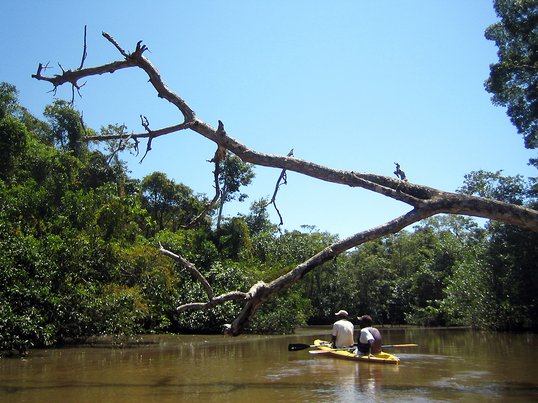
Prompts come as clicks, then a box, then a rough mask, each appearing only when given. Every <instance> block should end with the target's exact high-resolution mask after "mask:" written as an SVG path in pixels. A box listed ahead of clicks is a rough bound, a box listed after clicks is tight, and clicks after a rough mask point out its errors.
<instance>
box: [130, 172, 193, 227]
mask: <svg viewBox="0 0 538 403" xmlns="http://www.w3.org/2000/svg"><path fill="white" fill-rule="evenodd" d="M140 187H141V190H142V200H143V206H144V208H145V209H146V210H147V211H148V212H149V214H150V215H151V217H152V218H153V220H154V221H155V222H156V224H157V225H156V230H157V231H160V230H164V229H169V230H172V231H177V230H179V229H181V228H185V227H187V226H188V224H189V223H190V222H191V221H193V220H194V218H195V217H197V216H198V215H199V214H200V213H201V212H202V211H203V210H204V204H203V202H202V201H201V200H199V199H198V198H197V197H196V196H195V195H194V194H193V192H192V190H191V189H190V188H189V187H188V186H185V185H183V184H177V183H175V182H174V181H173V180H171V179H168V177H167V176H166V174H164V173H162V172H154V173H152V174H151V175H148V176H146V177H145V178H144V179H142V182H141V184H140Z"/></svg>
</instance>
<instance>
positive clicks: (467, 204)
mask: <svg viewBox="0 0 538 403" xmlns="http://www.w3.org/2000/svg"><path fill="white" fill-rule="evenodd" d="M103 36H104V37H105V38H106V39H107V40H108V41H109V42H110V43H112V44H113V45H114V46H115V47H116V49H117V50H118V51H119V53H120V54H121V56H122V59H121V60H119V61H114V62H111V63H108V64H104V65H101V66H97V67H88V68H84V67H83V66H82V64H81V67H80V68H78V69H76V70H66V71H63V72H62V74H59V75H55V76H52V77H49V76H44V75H43V74H42V73H43V70H44V67H43V66H42V65H41V64H40V65H39V67H38V70H37V72H36V74H33V75H32V77H33V78H35V79H37V80H42V81H47V82H49V83H51V84H52V85H53V86H54V89H56V88H57V87H59V86H61V85H65V84H68V85H71V86H72V87H73V88H76V89H77V90H78V89H79V88H80V86H79V84H78V82H79V80H81V79H82V78H86V77H91V76H96V75H102V74H106V73H114V72H116V71H118V70H121V69H125V68H140V69H142V70H143V71H144V72H145V73H146V74H147V75H148V77H149V82H150V83H151V84H152V86H153V87H154V88H155V90H156V92H157V94H158V96H159V97H160V98H163V99H166V100H167V101H168V102H170V103H171V104H173V105H174V106H175V107H177V109H178V111H179V112H180V114H181V118H182V120H181V121H180V122H179V123H178V124H176V125H173V126H170V127H166V128H162V129H158V130H151V131H150V130H146V131H145V132H141V133H135V134H128V135H127V134H118V135H108V136H88V137H86V140H87V141H104V140H111V139H118V140H124V141H130V140H132V141H137V140H138V139H140V138H147V139H148V144H151V140H153V139H154V138H156V137H159V136H163V135H167V134H170V133H174V132H178V131H182V130H192V131H193V132H196V133H198V134H199V135H201V136H203V137H205V138H207V139H209V140H211V141H213V142H214V143H216V145H217V147H218V148H219V149H225V150H228V151H230V152H232V153H234V154H235V155H237V156H238V157H239V158H241V159H242V160H243V161H244V162H248V163H252V164H254V165H261V166H265V167H271V168H277V169H281V170H289V171H294V172H297V173H299V174H303V175H307V176H310V177H312V178H316V179H319V180H322V181H326V182H332V183H336V184H340V185H345V186H350V187H357V188H363V189H367V190H370V191H372V192H376V193H379V194H381V195H384V196H386V197H390V198H392V199H395V200H398V201H400V202H403V203H406V204H408V205H409V206H410V211H409V212H408V213H407V214H404V215H402V216H400V217H397V218H395V219H393V220H391V221H389V222H387V223H385V224H383V225H380V226H378V227H375V228H371V229H369V230H366V231H362V232H359V233H357V234H355V235H352V236H350V237H348V238H346V239H343V240H341V241H338V242H336V243H334V244H332V245H329V246H327V247H326V248H325V249H323V250H322V251H320V252H319V253H317V254H316V255H314V256H312V257H311V258H309V259H308V260H306V261H305V262H303V263H301V264H299V265H298V266H297V267H295V268H294V269H293V270H291V271H289V272H288V273H286V274H284V275H283V276H281V277H279V278H277V279H275V280H273V281H271V282H269V283H263V282H258V283H256V284H255V285H253V286H252V288H251V289H250V290H249V291H248V292H246V293H245V292H241V291H230V292H229V293H226V294H223V295H220V296H216V297H215V296H214V295H213V292H212V290H211V287H210V285H209V284H208V283H207V281H206V280H205V278H204V277H203V276H202V275H201V273H200V272H199V270H197V269H196V268H195V266H194V265H193V264H192V263H190V262H188V261H187V260H185V259H184V258H182V257H181V256H178V255H175V254H174V253H173V252H171V251H167V250H166V249H164V248H162V247H161V249H160V251H161V253H163V254H165V255H167V256H169V257H171V258H173V259H176V260H178V261H179V262H180V263H181V264H182V265H183V267H185V268H187V270H189V272H191V274H193V275H194V276H195V277H196V278H197V279H198V280H199V281H200V282H201V283H202V284H203V285H204V288H205V289H206V291H207V295H208V301H205V302H193V303H189V304H185V305H182V306H181V307H179V308H178V310H179V311H181V312H182V311H186V310H195V309H208V308H210V307H212V306H215V305H217V304H221V303H224V302H226V301H230V300H236V301H241V302H243V303H244V307H243V310H242V312H241V313H240V315H239V316H238V317H237V318H236V319H235V320H234V322H233V323H232V324H231V326H230V329H229V332H230V333H231V334H233V335H238V334H240V333H241V332H242V330H243V328H244V327H245V325H246V324H247V323H248V321H249V319H250V318H251V317H252V316H253V315H254V314H255V312H256V311H257V309H258V308H259V306H260V305H261V304H263V303H264V302H265V301H267V300H269V299H271V298H272V297H273V296H275V295H276V294H277V293H279V292H280V291H281V290H283V289H285V288H288V287H290V286H291V285H293V284H295V283H296V282H297V281H299V280H301V279H302V278H303V277H304V276H305V275H306V274H307V273H308V272H310V271H312V270H313V269H315V268H316V267H318V266H320V265H321V264H323V263H325V262H327V261H329V260H331V259H333V258H335V257H336V256H338V255H339V254H341V253H343V252H345V251H347V250H349V249H351V248H353V247H356V246H358V245H361V244H363V243H365V242H368V241H371V240H374V239H377V238H380V237H382V236H385V235H389V234H394V233H397V232H398V231H400V230H402V229H403V228H405V227H407V226H409V225H411V224H413V223H415V222H418V221H420V220H422V219H424V218H428V217H431V216H433V215H436V214H441V213H446V214H462V215H468V216H474V217H481V218H487V219H491V220H497V221H502V222H504V223H507V224H512V225H515V226H518V227H521V228H524V229H527V230H530V231H534V232H538V211H536V210H533V209H529V208H525V207H522V206H517V205H513V204H508V203H504V202H500V201H496V200H491V199H485V198H480V197H474V196H468V195H462V194H456V193H451V192H445V191H442V190H438V189H434V188H431V187H427V186H422V185H418V184H414V183H411V182H408V181H407V180H401V179H395V178H392V177H388V176H383V175H376V174H370V173H364V172H357V171H343V170H338V169H333V168H329V167H325V166H322V165H318V164H316V163H313V162H309V161H305V160H302V159H299V158H296V157H294V156H293V155H291V153H290V154H289V155H286V156H283V155H274V154H265V153H262V152H259V151H256V150H251V149H249V148H248V147H247V146H246V145H244V144H243V143H241V142H240V141H238V140H236V139H235V138H233V137H231V136H230V135H228V133H227V132H226V130H224V124H223V123H222V122H220V121H219V125H218V127H217V128H214V127H212V126H210V125H209V124H207V123H205V122H203V121H202V120H200V119H199V118H198V117H197V116H196V114H195V112H194V111H193V110H192V109H191V108H190V107H189V105H188V104H187V102H186V101H185V100H183V99H182V98H181V97H180V96H178V95H177V94H176V93H174V92H173V91H172V90H171V89H170V88H169V87H168V86H167V85H166V84H165V82H164V81H163V79H162V77H161V75H160V74H159V72H158V70H157V69H156V67H155V66H154V65H153V64H152V63H151V62H150V61H149V60H148V59H147V58H146V57H145V56H144V52H145V51H146V50H147V47H146V46H145V45H143V44H142V42H138V43H137V45H136V48H135V50H134V51H133V52H131V53H128V52H126V51H125V50H124V49H123V48H122V47H121V46H120V45H119V44H118V43H117V42H116V40H115V39H114V38H113V37H112V36H110V35H109V34H108V33H103ZM148 150H149V146H148Z"/></svg>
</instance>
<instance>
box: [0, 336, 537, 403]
mask: <svg viewBox="0 0 538 403" xmlns="http://www.w3.org/2000/svg"><path fill="white" fill-rule="evenodd" d="M380 330H381V333H382V335H383V343H384V344H400V343H417V344H418V347H407V348H398V349H396V348H393V349H390V352H392V353H394V354H396V355H398V356H399V357H400V359H401V363H400V365H383V364H367V363H357V362H351V361H345V360H337V359H334V358H330V357H327V356H323V355H312V354H309V353H308V350H302V351H292V352H289V351H288V348H287V347H288V344H289V343H305V344H310V343H312V341H313V339H314V338H323V339H327V338H328V337H329V336H328V335H329V333H330V328H329V327H324V328H319V327H318V328H308V329H299V330H298V332H297V334H295V335H293V336H252V335H242V336H239V337H235V338H232V337H225V336H201V335H196V336H187V335H179V336H175V335H166V336H147V337H144V340H145V341H147V342H148V344H144V345H142V346H138V347H129V348H111V347H106V346H105V347H103V346H101V347H69V348H58V349H48V350H32V351H31V352H30V355H29V356H28V357H26V358H24V359H20V358H2V359H0V402H10V403H11V402H15V403H16V402H40V403H44V402H92V403H93V402H98V403H104V402H130V403H133V402H135V403H136V402H187V401H188V402H234V403H240V402H252V403H254V402H260V403H263V402H349V401H366V402H368V401H371V402H451V401H459V402H533V401H534V402H537V401H538V369H537V363H538V335H537V334H533V333H516V334H514V333H484V332H473V331H471V330H465V329H448V330H447V329H444V330H443V329H416V328H413V329H390V328H380ZM386 351H389V350H388V349H387V350H386Z"/></svg>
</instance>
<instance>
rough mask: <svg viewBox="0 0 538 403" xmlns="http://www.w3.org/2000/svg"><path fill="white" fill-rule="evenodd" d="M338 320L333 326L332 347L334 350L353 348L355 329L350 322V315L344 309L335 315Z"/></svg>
mask: <svg viewBox="0 0 538 403" xmlns="http://www.w3.org/2000/svg"><path fill="white" fill-rule="evenodd" d="M335 315H336V317H337V318H338V320H337V321H336V322H334V324H333V331H332V345H333V347H334V348H342V347H353V344H354V343H355V339H354V336H353V332H354V331H355V327H354V326H353V323H351V322H350V321H349V320H348V318H347V317H348V316H349V315H348V313H347V311H344V310H343V309H342V310H340V311H338V312H336V313H335Z"/></svg>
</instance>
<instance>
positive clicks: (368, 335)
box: [357, 315, 381, 356]
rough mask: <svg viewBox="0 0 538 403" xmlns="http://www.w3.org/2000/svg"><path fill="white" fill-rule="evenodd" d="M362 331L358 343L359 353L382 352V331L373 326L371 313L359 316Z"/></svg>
mask: <svg viewBox="0 0 538 403" xmlns="http://www.w3.org/2000/svg"><path fill="white" fill-rule="evenodd" d="M358 319H359V323H360V327H361V333H360V336H359V340H358V343H357V348H358V353H359V354H363V355H366V354H368V355H369V356H370V355H372V354H377V353H380V352H381V333H380V332H379V330H377V329H376V328H375V327H372V324H373V321H372V318H371V317H370V316H369V315H363V316H361V317H359V318H358Z"/></svg>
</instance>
